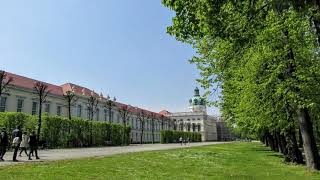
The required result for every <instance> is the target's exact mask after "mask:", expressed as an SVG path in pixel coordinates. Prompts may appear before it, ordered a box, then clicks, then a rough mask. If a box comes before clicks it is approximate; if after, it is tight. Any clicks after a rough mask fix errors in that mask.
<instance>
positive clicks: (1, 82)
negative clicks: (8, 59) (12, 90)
mask: <svg viewBox="0 0 320 180" xmlns="http://www.w3.org/2000/svg"><path fill="white" fill-rule="evenodd" d="M12 82H13V78H12V77H8V74H7V73H6V72H5V71H2V70H0V98H1V96H2V95H3V94H5V95H9V89H8V86H9V85H10V84H11V83H12Z"/></svg>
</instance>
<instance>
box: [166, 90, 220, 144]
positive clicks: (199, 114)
mask: <svg viewBox="0 0 320 180" xmlns="http://www.w3.org/2000/svg"><path fill="white" fill-rule="evenodd" d="M189 110H190V111H189V112H169V111H166V110H164V111H161V112H160V113H161V114H163V115H165V116H167V117H169V118H170V119H171V120H172V121H173V124H174V127H173V128H174V130H177V131H184V132H199V133H201V135H202V141H217V140H218V131H217V121H218V117H214V116H210V115H208V114H207V106H206V101H205V99H204V98H202V97H201V96H200V91H199V89H198V88H196V89H195V90H194V96H193V97H192V98H191V99H190V100H189Z"/></svg>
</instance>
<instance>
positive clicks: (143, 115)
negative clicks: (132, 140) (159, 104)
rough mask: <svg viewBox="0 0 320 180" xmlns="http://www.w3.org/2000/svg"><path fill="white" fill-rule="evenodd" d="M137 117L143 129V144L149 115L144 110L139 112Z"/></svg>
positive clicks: (141, 142) (141, 137)
mask: <svg viewBox="0 0 320 180" xmlns="http://www.w3.org/2000/svg"><path fill="white" fill-rule="evenodd" d="M136 117H137V119H138V120H139V122H140V128H141V134H140V144H143V135H144V129H145V123H146V120H147V118H148V115H147V113H146V112H145V111H144V110H142V109H140V110H138V111H137V113H136Z"/></svg>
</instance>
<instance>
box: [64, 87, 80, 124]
mask: <svg viewBox="0 0 320 180" xmlns="http://www.w3.org/2000/svg"><path fill="white" fill-rule="evenodd" d="M63 97H64V99H65V100H66V102H67V104H66V106H67V109H68V118H69V120H71V118H72V117H71V108H72V106H74V105H75V103H76V102H77V101H78V99H79V98H78V97H77V96H76V94H75V92H74V87H72V88H71V91H67V92H65V93H64V94H63Z"/></svg>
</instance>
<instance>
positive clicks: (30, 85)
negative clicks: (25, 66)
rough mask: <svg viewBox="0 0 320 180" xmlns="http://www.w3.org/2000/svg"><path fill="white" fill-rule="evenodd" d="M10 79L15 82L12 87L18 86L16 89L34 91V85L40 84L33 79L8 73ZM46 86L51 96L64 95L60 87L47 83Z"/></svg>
mask: <svg viewBox="0 0 320 180" xmlns="http://www.w3.org/2000/svg"><path fill="white" fill-rule="evenodd" d="M10 77H12V78H13V81H12V82H11V84H10V85H12V86H16V87H21V88H26V89H30V90H33V89H34V84H35V83H36V82H38V81H37V80H34V79H31V78H27V77H24V76H19V75H16V74H12V73H9V72H7V78H10ZM40 82H41V81H40ZM43 83H45V82H43ZM45 84H46V85H47V86H48V90H49V91H50V94H54V95H58V96H62V95H63V92H62V88H61V87H60V86H56V85H53V84H49V83H45Z"/></svg>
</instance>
